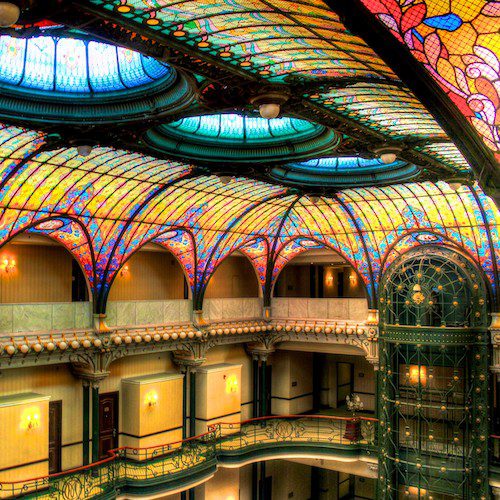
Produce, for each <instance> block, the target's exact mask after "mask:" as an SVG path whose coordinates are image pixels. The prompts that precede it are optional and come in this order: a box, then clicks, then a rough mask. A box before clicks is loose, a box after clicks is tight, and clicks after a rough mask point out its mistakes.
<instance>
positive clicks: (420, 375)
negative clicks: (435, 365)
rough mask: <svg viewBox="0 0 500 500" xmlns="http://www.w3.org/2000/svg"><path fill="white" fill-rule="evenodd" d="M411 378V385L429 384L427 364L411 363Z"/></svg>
mask: <svg viewBox="0 0 500 500" xmlns="http://www.w3.org/2000/svg"><path fill="white" fill-rule="evenodd" d="M409 378H410V384H411V385H418V384H422V386H424V387H425V386H426V385H427V366H420V367H419V366H417V365H411V366H410V368H409Z"/></svg>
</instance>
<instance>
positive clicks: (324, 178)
mask: <svg viewBox="0 0 500 500" xmlns="http://www.w3.org/2000/svg"><path fill="white" fill-rule="evenodd" d="M419 172H420V169H419V167H417V166H416V165H413V164H412V163H408V162H406V161H404V160H396V161H395V162H393V163H389V164H386V163H384V162H383V161H382V160H380V159H378V158H361V157H358V156H337V157H325V158H315V159H312V160H308V161H303V162H295V163H288V164H286V165H282V166H279V167H274V168H273V169H272V171H271V177H273V178H274V179H276V180H279V181H280V182H286V183H288V184H297V185H309V186H319V185H321V186H328V187H339V188H346V187H353V186H367V185H371V186H375V185H382V184H389V183H395V182H405V181H408V180H410V179H412V178H414V177H416V176H417V175H418V174H419Z"/></svg>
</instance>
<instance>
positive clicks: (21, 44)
mask: <svg viewBox="0 0 500 500" xmlns="http://www.w3.org/2000/svg"><path fill="white" fill-rule="evenodd" d="M171 72H172V69H171V68H170V67H169V66H168V65H166V64H163V63H161V62H160V61H157V60H155V59H153V58H151V57H147V56H144V55H142V54H140V53H138V52H134V51H132V50H129V49H125V48H122V47H116V46H114V45H109V44H106V43H102V42H96V41H93V40H86V39H80V38H67V37H55V36H54V37H53V36H49V35H43V36H37V37H33V38H14V37H11V36H7V35H3V36H0V84H1V85H2V86H9V87H16V88H21V89H26V90H32V91H46V92H58V93H62V94H70V95H69V96H68V97H71V96H74V95H75V94H84V95H88V94H94V93H108V92H116V91H124V90H128V89H136V88H139V87H143V86H145V85H148V84H151V83H154V82H156V81H158V80H161V79H163V78H164V77H167V76H169V75H170V74H171Z"/></svg>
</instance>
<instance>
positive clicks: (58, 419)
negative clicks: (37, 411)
mask: <svg viewBox="0 0 500 500" xmlns="http://www.w3.org/2000/svg"><path fill="white" fill-rule="evenodd" d="M61 434H62V401H51V402H50V403H49V474H54V473H56V472H60V471H61Z"/></svg>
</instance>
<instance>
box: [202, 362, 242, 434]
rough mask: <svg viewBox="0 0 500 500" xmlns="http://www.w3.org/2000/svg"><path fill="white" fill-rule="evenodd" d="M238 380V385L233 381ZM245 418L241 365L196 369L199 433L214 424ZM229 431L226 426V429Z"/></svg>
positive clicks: (220, 365)
mask: <svg viewBox="0 0 500 500" xmlns="http://www.w3.org/2000/svg"><path fill="white" fill-rule="evenodd" d="M232 380H235V381H236V383H235V384H234V385H229V383H228V382H229V381H232ZM240 420H241V365H235V364H229V363H222V364H215V365H210V364H205V365H203V367H200V368H199V369H197V371H196V432H197V433H198V434H200V433H203V432H206V431H207V430H208V428H209V426H210V425H212V424H216V423H220V422H225V423H239V422H240ZM222 432H223V434H224V433H226V432H227V430H226V428H223V430H222Z"/></svg>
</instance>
